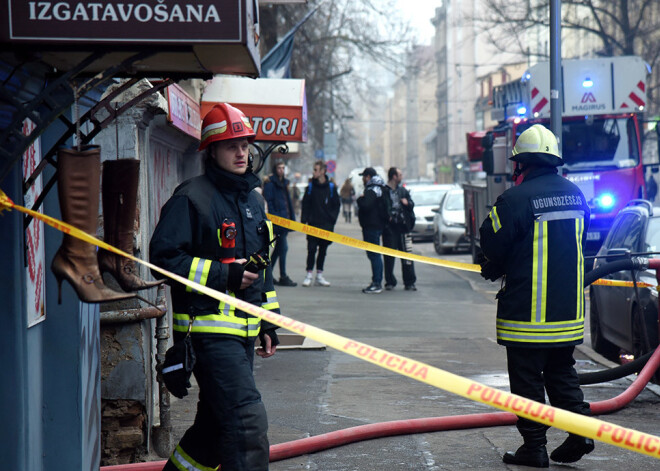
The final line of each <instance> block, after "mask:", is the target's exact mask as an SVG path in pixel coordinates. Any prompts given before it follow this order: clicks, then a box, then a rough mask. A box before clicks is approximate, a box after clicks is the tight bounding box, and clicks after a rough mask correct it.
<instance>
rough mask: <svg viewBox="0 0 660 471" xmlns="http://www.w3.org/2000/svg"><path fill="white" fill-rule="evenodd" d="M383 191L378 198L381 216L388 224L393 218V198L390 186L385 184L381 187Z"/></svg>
mask: <svg viewBox="0 0 660 471" xmlns="http://www.w3.org/2000/svg"><path fill="white" fill-rule="evenodd" d="M381 193H382V195H381V197H380V198H378V199H379V203H380V213H381V218H382V220H383V222H384V223H385V224H388V223H389V222H390V220H391V219H392V198H391V197H390V187H388V186H387V185H383V186H382V187H381Z"/></svg>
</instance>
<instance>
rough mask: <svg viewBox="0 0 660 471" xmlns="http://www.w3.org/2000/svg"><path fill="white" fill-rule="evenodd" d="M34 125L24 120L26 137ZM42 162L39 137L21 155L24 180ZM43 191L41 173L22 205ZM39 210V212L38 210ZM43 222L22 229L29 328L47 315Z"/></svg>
mask: <svg viewBox="0 0 660 471" xmlns="http://www.w3.org/2000/svg"><path fill="white" fill-rule="evenodd" d="M35 128H36V126H35V124H34V123H33V122H32V121H30V120H29V119H26V120H25V121H24V122H23V129H22V131H23V135H25V136H29V135H30V134H31V133H32V131H34V129H35ZM40 162H41V138H39V137H38V138H37V139H35V141H34V142H33V143H32V144H31V145H30V147H28V149H27V150H26V151H25V153H24V154H23V181H25V180H27V179H28V178H29V177H30V176H31V175H32V173H33V172H34V170H35V169H36V168H37V166H38V165H39V163H40ZM42 191H43V181H42V178H41V175H39V177H38V178H37V179H36V180H35V182H34V184H33V185H32V186H31V187H30V189H29V190H28V191H27V192H26V193H25V196H24V202H23V204H24V206H26V207H27V208H30V209H31V208H32V207H33V206H34V202H35V201H36V200H37V198H38V197H39V195H40V194H41V192H42ZM39 212H42V211H41V210H39ZM44 244H45V239H44V223H43V222H41V221H39V220H38V219H35V218H33V219H32V220H31V221H30V224H29V225H28V226H27V228H26V229H25V252H24V253H25V286H26V291H25V304H26V308H27V309H26V310H27V326H28V327H31V326H33V325H35V324H37V323H39V322H41V321H43V320H44V319H45V318H46V285H45V282H46V269H45V266H46V251H45V248H44Z"/></svg>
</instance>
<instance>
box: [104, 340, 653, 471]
mask: <svg viewBox="0 0 660 471" xmlns="http://www.w3.org/2000/svg"><path fill="white" fill-rule="evenodd" d="M658 366H660V348H657V349H656V350H655V352H654V353H653V355H652V356H651V358H649V361H648V362H647V363H646V366H645V367H644V368H643V369H642V371H641V372H640V374H639V376H638V377H637V378H636V379H635V381H634V382H633V383H632V384H631V385H630V386H629V387H628V389H626V390H625V391H624V392H623V393H621V394H619V395H618V396H616V397H614V398H612V399H607V400H605V401H599V402H592V403H591V412H592V413H593V414H594V415H599V414H607V413H609V412H614V411H617V410H619V409H621V408H623V407H624V406H625V405H627V404H628V403H630V402H631V401H632V400H633V399H635V398H636V397H637V396H638V395H639V393H640V392H641V391H642V390H643V389H644V387H645V386H646V384H647V383H648V382H649V381H650V379H651V377H652V376H653V373H655V370H656V369H657V368H658ZM516 420H518V417H517V416H516V415H514V414H512V413H510V412H490V413H483V414H470V415H455V416H449V417H430V418H424V419H410V420H395V421H393V422H381V423H377V424H368V425H360V426H358V427H351V428H347V429H343V430H337V431H336V432H330V433H325V434H323V435H317V436H315V437H309V438H302V439H300V440H293V441H290V442H285V443H280V444H278V445H273V446H271V447H270V461H271V463H272V462H275V461H280V460H284V459H288V458H293V457H294V456H300V455H305V454H309V453H315V452H317V451H322V450H327V449H329V448H334V447H338V446H341V445H346V444H348V443H355V442H359V441H363V440H371V439H374V438H382V437H392V436H396V435H408V434H413V433H430V432H440V431H443V430H461V429H467V428H481V427H494V426H497V425H513V424H515V423H516ZM163 466H165V461H152V462H149V463H136V464H126V465H117V466H103V467H101V471H124V470H126V471H129V470H130V471H138V470H139V471H161V470H162V469H163Z"/></svg>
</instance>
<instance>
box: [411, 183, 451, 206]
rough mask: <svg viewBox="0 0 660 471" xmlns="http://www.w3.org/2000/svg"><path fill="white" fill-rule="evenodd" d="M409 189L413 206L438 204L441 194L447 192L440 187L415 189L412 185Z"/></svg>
mask: <svg viewBox="0 0 660 471" xmlns="http://www.w3.org/2000/svg"><path fill="white" fill-rule="evenodd" d="M409 191H410V196H411V197H412V199H413V201H414V202H415V206H433V205H435V206H437V205H438V204H440V199H441V198H442V196H443V195H444V194H445V193H446V192H447V190H444V189H442V188H437V189H436V188H432V189H421V188H419V189H415V187H414V186H413V187H412V188H410V190H409Z"/></svg>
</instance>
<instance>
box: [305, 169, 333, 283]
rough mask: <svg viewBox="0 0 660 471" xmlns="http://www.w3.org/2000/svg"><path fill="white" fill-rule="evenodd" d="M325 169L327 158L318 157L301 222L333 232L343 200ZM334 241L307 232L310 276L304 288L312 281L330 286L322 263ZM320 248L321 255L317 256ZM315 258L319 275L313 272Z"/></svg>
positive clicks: (306, 278) (308, 270)
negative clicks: (324, 159)
mask: <svg viewBox="0 0 660 471" xmlns="http://www.w3.org/2000/svg"><path fill="white" fill-rule="evenodd" d="M326 171H327V166H326V164H325V162H324V161H322V160H318V161H316V162H315V163H314V171H313V172H314V173H313V176H312V178H311V180H310V181H309V185H307V189H306V190H305V194H304V195H303V200H302V214H301V216H300V221H301V222H302V223H303V224H309V225H310V226H314V227H318V228H319V229H324V230H326V231H334V230H335V224H336V223H337V217H338V216H339V207H340V205H341V202H340V201H339V194H338V193H337V185H335V183H334V182H333V181H330V180H329V179H328V176H327V175H326ZM331 243H332V242H330V241H329V240H325V239H319V238H318V237H314V236H313V235H309V234H308V235H307V275H306V276H305V280H304V281H303V286H304V287H308V286H311V284H312V281H313V282H314V284H315V285H318V286H330V282H329V281H328V280H326V279H325V278H324V276H323V264H324V263H325V257H326V254H327V251H328V246H329V245H330V244H331ZM317 250H318V255H316V252H317ZM315 258H316V277H314V275H313V273H314V259H315Z"/></svg>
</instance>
